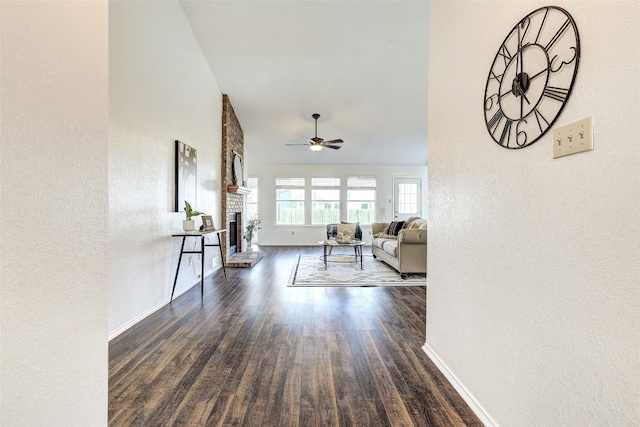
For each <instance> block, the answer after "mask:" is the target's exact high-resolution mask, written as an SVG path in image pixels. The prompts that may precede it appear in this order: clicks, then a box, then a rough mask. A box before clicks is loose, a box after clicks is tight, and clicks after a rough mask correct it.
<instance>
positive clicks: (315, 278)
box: [287, 255, 427, 286]
mask: <svg viewBox="0 0 640 427" xmlns="http://www.w3.org/2000/svg"><path fill="white" fill-rule="evenodd" d="M328 260H329V262H328V263H327V269H326V270H325V269H324V260H323V257H322V255H298V259H297V260H296V263H295V265H294V266H293V271H292V272H291V276H290V277H289V283H288V284H287V286H425V285H426V284H427V278H426V275H424V274H411V275H409V277H408V278H407V279H405V280H403V279H401V278H400V273H398V272H397V271H396V270H394V269H393V268H391V267H389V266H388V265H387V264H386V263H384V262H383V261H380V260H378V259H374V258H373V256H371V255H365V256H364V260H363V269H362V270H361V269H360V260H358V262H357V263H356V262H355V257H354V256H353V255H351V256H349V255H330V256H329V257H328Z"/></svg>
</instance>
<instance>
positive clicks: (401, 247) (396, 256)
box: [371, 218, 427, 279]
mask: <svg viewBox="0 0 640 427" xmlns="http://www.w3.org/2000/svg"><path fill="white" fill-rule="evenodd" d="M388 228H389V223H382V222H374V223H373V224H371V234H372V235H373V239H372V242H371V252H372V253H373V257H374V258H380V259H381V260H382V261H384V262H386V263H387V264H389V265H390V266H391V267H393V268H395V269H396V270H398V272H399V273H400V276H401V277H402V278H403V279H406V278H407V277H408V275H409V273H426V272H427V220H425V219H422V218H417V219H413V220H412V221H410V222H408V223H405V225H404V227H403V228H402V229H401V230H400V231H399V232H398V233H397V236H394V235H390V234H387V232H388V231H389V230H388Z"/></svg>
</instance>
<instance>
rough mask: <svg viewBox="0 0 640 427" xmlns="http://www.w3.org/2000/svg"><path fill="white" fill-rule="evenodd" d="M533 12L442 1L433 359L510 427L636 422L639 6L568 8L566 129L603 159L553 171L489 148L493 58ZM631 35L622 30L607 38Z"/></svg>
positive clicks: (547, 153)
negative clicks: (571, 22) (583, 125)
mask: <svg viewBox="0 0 640 427" xmlns="http://www.w3.org/2000/svg"><path fill="white" fill-rule="evenodd" d="M540 6H541V5H540V3H539V2H530V1H521V2H508V1H504V2H475V1H467V2H462V1H461V2H433V3H432V14H431V26H432V29H431V35H430V37H431V45H430V52H429V55H430V70H429V76H430V77H429V80H430V84H429V159H430V160H429V217H430V224H429V243H428V245H429V248H428V250H429V263H428V267H427V269H428V272H429V273H428V274H429V280H428V290H427V293H428V298H427V330H426V344H427V346H428V348H430V349H431V350H432V351H433V353H435V354H436V355H437V356H439V357H440V359H441V360H442V362H443V363H444V364H445V365H446V366H447V367H448V368H449V370H450V373H452V374H454V375H455V376H456V377H457V378H458V379H459V381H460V383H461V384H462V385H463V386H464V387H466V389H467V390H468V392H469V393H470V394H471V395H472V396H474V397H475V398H476V399H477V401H478V402H479V404H480V406H482V407H483V408H484V410H485V411H486V412H487V413H488V414H489V415H490V416H491V417H493V419H494V420H495V421H496V422H497V423H498V424H500V425H503V426H536V425H537V426H551V425H553V426H576V425H581V426H587V425H619V426H621V425H625V426H628V425H637V424H638V420H639V419H640V408H639V405H640V403H639V402H640V396H639V394H638V393H639V390H640V365H639V348H640V347H639V345H638V342H639V338H640V322H639V321H638V319H639V318H640V287H639V283H640V266H639V264H640V260H639V259H640V215H639V212H640V168H639V167H638V165H639V164H640V129H639V127H640V126H639V123H640V122H639V120H638V117H640V91H639V89H638V87H639V86H638V81H637V79H638V72H639V71H640V30H639V29H638V28H639V27H638V25H637V21H638V17H639V16H640V3H638V2H636V1H632V2H629V1H627V2H613V3H607V2H582V1H575V2H567V1H562V2H559V4H558V6H561V7H564V8H566V9H567V10H568V11H569V12H570V13H571V14H572V15H573V18H574V19H575V21H576V23H577V25H578V28H579V31H580V37H581V43H582V58H581V64H580V70H579V72H578V76H577V82H576V85H575V87H574V91H573V94H572V95H571V99H569V102H568V105H567V107H566V108H565V110H564V111H563V113H562V115H561V116H560V118H559V120H558V122H557V126H561V125H564V124H567V123H570V122H573V121H575V120H578V119H581V118H584V117H588V116H593V117H594V122H595V138H596V139H595V150H594V151H592V152H587V153H582V154H578V155H574V156H569V157H563V158H560V159H556V160H554V159H552V137H551V135H547V136H545V137H543V138H542V139H541V140H540V141H538V142H536V143H535V144H533V145H531V146H529V147H527V148H525V149H522V150H506V149H503V148H501V147H499V146H498V145H497V144H496V143H495V142H493V140H492V139H491V137H490V136H489V135H488V133H487V130H486V128H485V124H484V118H483V111H482V105H483V104H482V103H483V94H484V86H485V82H486V78H487V75H488V72H489V67H490V66H491V63H492V61H493V58H494V56H495V54H496V51H497V49H498V47H499V45H500V43H501V42H502V41H503V39H504V37H505V36H506V34H507V33H508V32H509V31H510V30H511V28H512V27H513V26H514V25H515V23H516V22H517V21H518V20H519V19H520V18H522V17H523V16H525V15H526V14H528V13H529V12H530V11H532V10H534V9H536V8H537V7H540ZM613 29H624V31H619V32H618V31H612V30H613Z"/></svg>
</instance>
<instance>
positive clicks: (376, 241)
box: [371, 234, 398, 249]
mask: <svg viewBox="0 0 640 427" xmlns="http://www.w3.org/2000/svg"><path fill="white" fill-rule="evenodd" d="M397 239H398V238H397V237H396V236H388V235H386V234H385V235H384V236H382V237H374V238H373V240H372V241H371V245H372V246H375V247H377V248H380V249H382V248H383V247H384V243H385V242H388V241H389V240H397Z"/></svg>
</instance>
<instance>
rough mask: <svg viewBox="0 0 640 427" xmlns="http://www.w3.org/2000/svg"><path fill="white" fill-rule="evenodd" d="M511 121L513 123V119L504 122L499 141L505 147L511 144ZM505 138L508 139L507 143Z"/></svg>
mask: <svg viewBox="0 0 640 427" xmlns="http://www.w3.org/2000/svg"><path fill="white" fill-rule="evenodd" d="M511 123H513V122H512V121H511V120H507V122H506V123H505V124H504V129H502V134H501V135H500V141H498V142H499V144H500V145H503V146H505V147H508V146H509V141H510V140H511ZM505 138H506V139H507V144H506V145H505V143H504V142H505V141H504V140H505Z"/></svg>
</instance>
